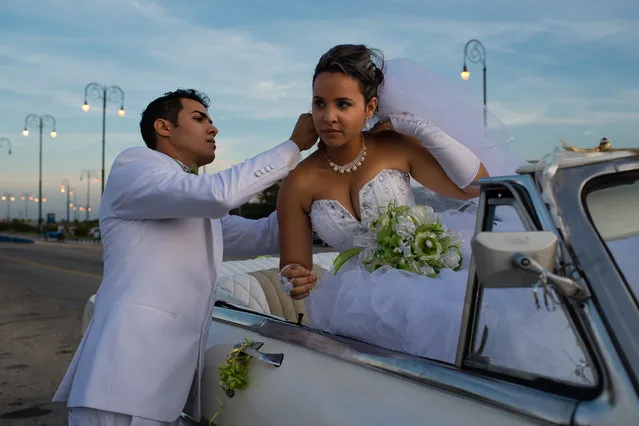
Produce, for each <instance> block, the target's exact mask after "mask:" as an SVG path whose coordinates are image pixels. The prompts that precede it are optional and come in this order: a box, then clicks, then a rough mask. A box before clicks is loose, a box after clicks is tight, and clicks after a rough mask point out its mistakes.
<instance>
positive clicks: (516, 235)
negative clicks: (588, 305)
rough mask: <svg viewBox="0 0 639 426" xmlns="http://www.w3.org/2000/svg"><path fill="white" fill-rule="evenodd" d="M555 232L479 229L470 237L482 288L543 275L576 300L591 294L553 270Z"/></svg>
mask: <svg viewBox="0 0 639 426" xmlns="http://www.w3.org/2000/svg"><path fill="white" fill-rule="evenodd" d="M557 244H558V239H557V236H556V235H555V234H554V233H552V232H548V231H532V232H480V233H478V234H476V235H475V237H474V238H473V240H472V241H471V247H472V249H473V257H474V261H475V270H476V271H477V277H478V278H479V285H481V286H482V287H483V288H517V287H530V286H533V285H535V283H537V282H538V281H539V280H540V278H541V277H542V276H543V277H544V279H545V280H546V281H547V282H548V283H549V284H551V285H552V286H553V287H555V289H557V290H558V292H559V293H560V294H562V295H564V296H566V297H570V298H572V299H575V300H581V301H583V300H586V299H588V298H589V297H590V291H589V290H588V288H587V287H585V286H583V285H580V284H578V283H577V282H576V281H574V280H573V279H572V278H568V277H564V276H561V275H557V274H554V273H553V272H552V271H553V269H554V266H555V259H556V256H557Z"/></svg>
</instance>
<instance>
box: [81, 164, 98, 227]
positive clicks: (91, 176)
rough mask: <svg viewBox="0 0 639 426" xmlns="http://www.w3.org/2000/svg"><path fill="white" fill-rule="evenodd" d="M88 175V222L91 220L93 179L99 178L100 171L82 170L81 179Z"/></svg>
mask: <svg viewBox="0 0 639 426" xmlns="http://www.w3.org/2000/svg"><path fill="white" fill-rule="evenodd" d="M85 177H86V179H87V219H86V220H87V222H88V221H89V213H90V212H91V179H94V180H95V181H97V180H98V173H97V172H96V171H95V170H82V172H81V173H80V181H82V179H84V178H85Z"/></svg>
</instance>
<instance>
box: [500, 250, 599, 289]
mask: <svg viewBox="0 0 639 426" xmlns="http://www.w3.org/2000/svg"><path fill="white" fill-rule="evenodd" d="M512 259H513V263H514V264H515V265H516V266H517V267H519V268H521V269H524V270H527V271H531V272H535V273H537V274H539V275H545V276H546V279H547V280H548V281H549V282H550V283H552V285H553V286H554V287H555V288H556V289H557V290H559V292H560V293H561V294H562V295H564V296H566V297H569V298H571V299H575V300H578V301H584V300H586V299H588V298H590V291H589V290H588V288H587V287H585V286H582V285H580V284H578V283H577V282H576V281H575V280H573V279H571V278H568V277H562V276H561V275H557V274H555V273H553V272H550V271H548V270H547V269H544V268H543V267H542V266H541V265H540V264H539V263H537V261H535V259H533V258H532V257H530V256H528V255H526V254H523V253H515V254H514V255H513V258H512Z"/></svg>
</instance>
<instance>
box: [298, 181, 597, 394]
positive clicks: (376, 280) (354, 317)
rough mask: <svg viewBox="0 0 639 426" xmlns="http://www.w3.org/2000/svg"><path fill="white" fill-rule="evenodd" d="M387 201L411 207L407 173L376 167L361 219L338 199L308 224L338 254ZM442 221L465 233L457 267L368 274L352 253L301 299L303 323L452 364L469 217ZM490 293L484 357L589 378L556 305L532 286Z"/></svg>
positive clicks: (318, 207)
mask: <svg viewBox="0 0 639 426" xmlns="http://www.w3.org/2000/svg"><path fill="white" fill-rule="evenodd" d="M390 201H395V202H396V203H397V204H398V205H399V204H403V205H413V204H415V198H414V194H413V190H412V188H411V185H410V176H409V175H408V174H407V173H405V172H402V171H398V170H382V171H381V172H379V173H378V174H377V175H376V176H375V177H374V178H373V179H371V180H370V181H369V182H368V183H366V184H365V185H364V186H363V187H362V189H361V190H360V191H359V203H360V215H361V220H360V221H358V220H357V219H356V218H355V217H353V216H352V215H351V214H350V212H348V211H347V210H346V209H345V208H344V207H343V206H342V205H341V204H340V203H339V202H337V201H334V200H316V201H314V202H313V205H312V207H311V214H310V217H311V222H312V224H313V228H314V230H315V232H317V234H318V236H319V237H320V238H321V239H322V240H324V241H325V242H326V243H328V244H329V245H330V246H332V247H333V248H335V249H336V250H338V251H343V250H347V249H349V248H352V247H354V246H355V241H356V237H357V236H358V235H362V234H364V233H366V232H367V229H368V228H367V227H368V225H369V224H370V222H371V221H372V220H373V219H374V218H375V216H376V214H377V212H378V209H379V208H380V207H382V206H385V205H387V204H388V203H389V202H390ZM442 222H443V224H444V225H445V226H446V227H448V228H449V229H452V230H454V231H456V232H460V233H461V234H462V236H463V238H464V247H463V255H464V265H463V267H462V269H461V270H460V271H457V272H455V271H452V270H443V271H442V272H441V274H440V275H439V277H438V278H435V279H433V278H428V277H425V276H421V275H415V274H412V273H409V272H406V271H400V270H397V269H391V268H380V269H378V270H376V271H375V272H372V273H371V272H368V271H367V270H366V269H364V267H363V266H362V265H361V263H359V260H358V258H357V256H356V257H354V258H351V259H350V260H349V261H348V262H347V263H346V264H344V265H343V266H342V267H341V269H340V270H339V271H338V272H337V274H334V273H333V272H332V271H322V273H321V275H320V280H319V282H318V283H317V285H316V286H315V288H314V289H313V291H312V292H311V295H310V296H309V297H308V298H306V299H305V303H306V307H307V310H308V313H309V316H310V318H309V321H310V325H311V326H312V327H314V328H317V329H320V330H323V331H327V332H329V333H332V334H337V335H343V336H348V337H353V338H356V339H359V340H362V341H365V342H368V343H372V344H375V345H378V346H381V347H385V348H388V349H391V350H395V351H399V352H404V353H408V354H411V355H416V356H420V357H425V358H430V359H436V360H439V361H443V362H447V363H454V362H455V355H456V352H457V345H458V339H459V331H460V325H461V317H462V310H463V307H464V299H465V295H466V285H467V280H468V264H469V262H470V239H471V237H472V235H473V233H474V229H471V227H472V226H474V222H473V221H472V220H469V217H468V215H467V214H462V213H456V214H447V215H444V216H442ZM464 228H465V229H464ZM493 293H494V294H491V295H490V296H491V297H486V296H485V297H484V300H483V304H482V308H481V321H480V324H479V326H480V328H479V329H480V330H481V329H483V327H484V325H487V327H488V329H489V333H488V339H487V342H486V346H485V351H486V352H487V353H488V354H489V355H490V358H491V362H493V363H496V364H498V365H500V366H506V367H510V368H516V369H519V370H524V371H527V372H535V373H538V374H542V375H545V376H549V377H555V378H562V379H567V380H570V381H574V380H578V381H579V382H583V381H584V380H586V382H587V381H589V380H590V378H587V379H582V378H581V376H583V368H582V367H583V366H582V365H581V363H580V361H581V360H582V358H583V354H582V352H581V350H580V348H579V346H578V345H577V344H576V341H575V337H574V335H573V333H572V332H571V331H570V328H569V327H568V326H567V324H568V323H567V320H566V318H565V316H564V314H563V312H562V310H561V309H560V308H559V307H558V308H557V310H556V311H550V312H549V311H548V310H546V309H545V308H543V307H542V309H540V310H537V309H536V308H535V306H534V304H533V299H532V289H530V290H528V289H524V291H523V292H522V291H520V292H518V293H516V294H514V293H513V292H511V291H510V290H508V289H505V290H503V289H502V290H500V291H496V292H493ZM540 324H541V326H540ZM566 342H571V343H566ZM578 376H579V377H578Z"/></svg>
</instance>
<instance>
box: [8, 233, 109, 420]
mask: <svg viewBox="0 0 639 426" xmlns="http://www.w3.org/2000/svg"><path fill="white" fill-rule="evenodd" d="M101 274H102V249H101V246H99V245H75V244H65V243H62V244H59V243H39V244H6V243H0V425H7V426H17V425H21V426H22V425H25V426H26V425H47V426H58V425H66V424H67V421H66V409H65V407H63V406H59V405H58V404H55V405H54V404H50V403H49V401H50V400H51V398H52V396H53V394H54V393H55V390H56V388H57V386H58V384H59V382H60V380H61V379H62V376H63V375H64V372H65V371H66V368H67V366H68V364H69V362H70V361H71V358H72V357H73V353H74V351H75V348H76V346H77V344H78V343H79V341H80V337H81V335H80V326H81V318H82V311H83V309H84V304H85V302H86V300H87V299H88V298H89V296H90V295H91V294H93V293H95V291H96V289H97V287H98V285H99V283H100V279H101V278H100V276H101Z"/></svg>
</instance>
